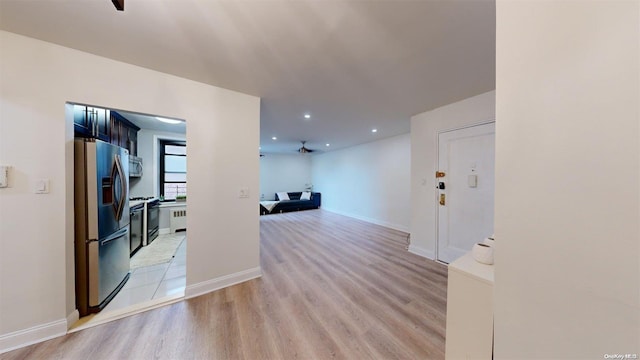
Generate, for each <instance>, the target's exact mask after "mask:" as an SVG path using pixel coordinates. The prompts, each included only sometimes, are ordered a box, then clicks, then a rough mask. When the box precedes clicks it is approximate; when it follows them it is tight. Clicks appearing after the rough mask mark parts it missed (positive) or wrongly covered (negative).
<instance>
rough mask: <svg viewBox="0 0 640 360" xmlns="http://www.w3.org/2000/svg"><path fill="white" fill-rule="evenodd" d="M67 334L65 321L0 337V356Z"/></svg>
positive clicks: (53, 322) (61, 320)
mask: <svg viewBox="0 0 640 360" xmlns="http://www.w3.org/2000/svg"><path fill="white" fill-rule="evenodd" d="M66 334H67V319H60V320H56V321H52V322H50V323H46V324H41V325H36V326H33V327H30V328H28V329H24V330H18V331H14V332H11V333H8V334H5V335H0V354H2V353H5V352H8V351H11V350H15V349H19V348H21V347H25V346H29V345H32V344H35V343H39V342H42V341H46V340H50V339H53V338H57V337H58V336H63V335H66Z"/></svg>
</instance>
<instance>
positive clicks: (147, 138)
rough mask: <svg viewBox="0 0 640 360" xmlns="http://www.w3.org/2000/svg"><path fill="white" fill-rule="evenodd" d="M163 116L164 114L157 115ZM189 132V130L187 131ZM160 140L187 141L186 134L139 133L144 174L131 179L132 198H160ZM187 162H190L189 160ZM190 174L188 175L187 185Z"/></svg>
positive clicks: (144, 131)
mask: <svg viewBox="0 0 640 360" xmlns="http://www.w3.org/2000/svg"><path fill="white" fill-rule="evenodd" d="M156 115H163V114H156ZM188 127H189V122H187V128H188ZM187 130H188V129H187ZM158 139H171V140H186V136H185V134H179V133H172V132H164V131H157V130H149V129H141V130H140V131H138V156H139V157H141V158H142V172H143V175H142V177H140V178H131V181H130V186H131V189H130V191H131V196H132V197H133V196H135V197H138V196H141V197H147V196H159V195H160V185H159V180H158V172H159V171H160V170H159V166H160V164H159V161H160V160H159V159H160V155H159V151H160V149H159V147H158ZM187 161H189V160H188V159H187ZM188 182H189V174H187V183H188Z"/></svg>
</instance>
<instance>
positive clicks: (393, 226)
mask: <svg viewBox="0 0 640 360" xmlns="http://www.w3.org/2000/svg"><path fill="white" fill-rule="evenodd" d="M322 209H323V210H326V211H329V212H332V213H334V214H338V215H343V216H348V217H350V218H354V219H358V220H362V221H366V222H368V223H372V224H376V225H380V226H384V227H386V228H389V229H393V230H398V231H402V232H406V233H408V232H409V228H408V227H406V226H404V225H398V224H394V223H390V222H387V221H382V220H378V219H372V218H369V217H366V216H360V215H356V214H351V213H346V212H343V211H340V210H334V209H327V208H325V207H323V208H322Z"/></svg>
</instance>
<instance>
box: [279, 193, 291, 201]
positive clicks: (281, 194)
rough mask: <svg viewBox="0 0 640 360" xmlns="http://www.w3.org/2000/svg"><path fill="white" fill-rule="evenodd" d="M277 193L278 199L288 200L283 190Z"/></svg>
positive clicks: (287, 195)
mask: <svg viewBox="0 0 640 360" xmlns="http://www.w3.org/2000/svg"><path fill="white" fill-rule="evenodd" d="M276 194H277V195H278V200H281V201H282V200H289V194H287V193H286V192H285V191H283V192H279V193H276Z"/></svg>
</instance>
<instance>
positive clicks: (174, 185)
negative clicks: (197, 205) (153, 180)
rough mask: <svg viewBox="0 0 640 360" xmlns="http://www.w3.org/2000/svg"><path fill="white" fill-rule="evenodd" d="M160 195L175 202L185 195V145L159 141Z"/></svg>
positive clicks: (170, 141)
mask: <svg viewBox="0 0 640 360" xmlns="http://www.w3.org/2000/svg"><path fill="white" fill-rule="evenodd" d="M160 195H161V196H163V197H164V199H165V200H175V198H176V196H178V195H185V196H186V195H187V143H186V142H184V141H175V140H160Z"/></svg>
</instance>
